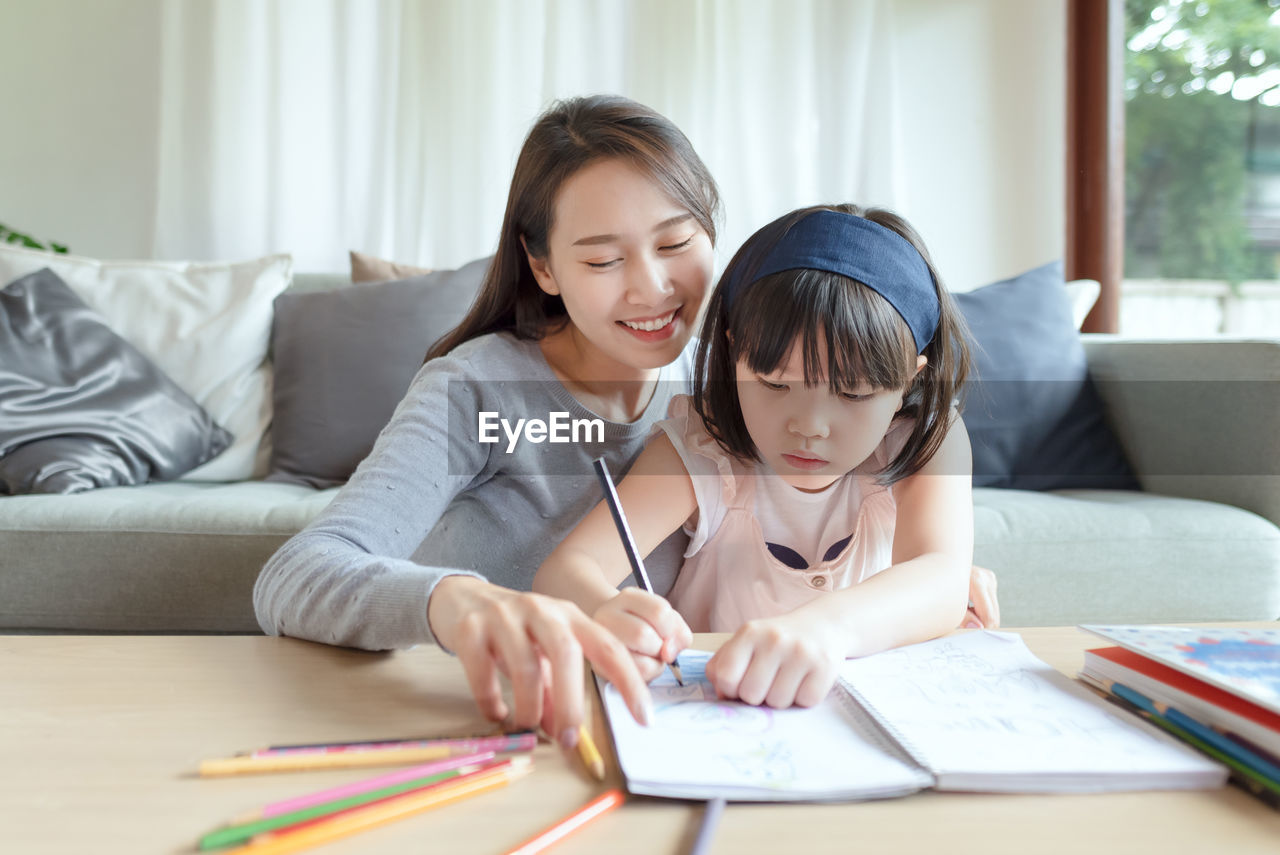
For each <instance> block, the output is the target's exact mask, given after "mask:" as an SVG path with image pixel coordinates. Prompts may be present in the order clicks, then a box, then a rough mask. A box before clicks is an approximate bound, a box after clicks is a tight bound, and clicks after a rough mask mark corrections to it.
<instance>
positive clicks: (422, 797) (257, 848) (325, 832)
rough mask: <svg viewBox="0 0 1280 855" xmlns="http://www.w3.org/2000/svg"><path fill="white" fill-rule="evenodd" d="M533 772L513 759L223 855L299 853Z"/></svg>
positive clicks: (264, 837)
mask: <svg viewBox="0 0 1280 855" xmlns="http://www.w3.org/2000/svg"><path fill="white" fill-rule="evenodd" d="M532 770H533V766H532V763H531V762H530V760H529V758H528V757H516V758H513V759H512V760H511V763H510V765H506V766H504V767H503V768H502V769H499V770H495V771H494V772H493V773H492V774H488V775H477V776H476V777H474V778H471V779H470V780H466V781H459V782H458V783H457V784H453V785H448V786H443V787H436V788H433V789H430V790H424V791H423V792H421V793H416V794H414V795H409V796H403V797H401V798H397V799H391V800H389V801H386V802H380V803H377V804H372V805H370V806H368V807H366V808H360V809H356V810H351V811H347V812H345V813H343V814H341V815H338V816H334V817H333V818H332V819H327V820H322V821H319V822H316V823H313V824H310V825H307V826H306V827H305V828H299V829H298V830H296V831H279V832H273V833H270V834H264V835H260V836H259V837H255V838H254V839H253V840H252V841H250V842H249V843H248V844H247V845H245V846H241V847H238V848H236V849H228V850H225V852H224V853H223V855H286V853H289V852H298V851H300V850H302V849H307V848H309V847H312V846H319V845H320V844H322V843H330V842H332V841H334V840H338V839H340V838H343V837H349V836H350V835H352V834H357V833H359V832H361V831H367V830H369V829H371V828H376V827H378V826H380V825H385V824H387V823H389V822H395V821H396V820H398V819H404V818H406V817H410V816H413V815H414V814H418V813H422V812H424V811H428V810H431V809H432V808H438V807H444V806H445V805H448V804H453V803H454V802H458V801H462V800H463V799H466V798H470V797H471V796H478V795H480V794H481V793H487V792H489V791H490V790H496V789H499V788H500V787H505V786H506V785H507V784H509V783H511V782H512V781H514V780H516V779H517V778H520V777H522V776H524V775H526V774H528V773H529V772H531V771H532Z"/></svg>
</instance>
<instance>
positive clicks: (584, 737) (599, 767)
mask: <svg viewBox="0 0 1280 855" xmlns="http://www.w3.org/2000/svg"><path fill="white" fill-rule="evenodd" d="M578 754H579V756H581V757H582V763H583V765H585V766H586V767H587V771H589V772H590V773H591V774H592V776H593V777H594V778H595V779H596V780H597V781H603V780H604V758H603V757H601V756H600V749H599V748H596V743H595V740H593V739H592V738H591V731H589V730H587V726H586V725H585V724H580V725H578Z"/></svg>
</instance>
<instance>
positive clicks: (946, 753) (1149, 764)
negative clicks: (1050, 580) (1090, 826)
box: [841, 631, 1225, 792]
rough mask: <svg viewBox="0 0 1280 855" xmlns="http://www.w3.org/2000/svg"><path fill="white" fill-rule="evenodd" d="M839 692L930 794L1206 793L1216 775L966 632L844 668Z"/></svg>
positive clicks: (1080, 690) (1039, 665) (1001, 644)
mask: <svg viewBox="0 0 1280 855" xmlns="http://www.w3.org/2000/svg"><path fill="white" fill-rule="evenodd" d="M841 677H842V679H843V680H844V682H845V685H846V688H847V689H848V690H849V691H850V693H851V694H852V695H853V696H854V698H855V699H857V700H858V701H859V702H860V703H861V704H862V706H863V707H864V708H865V709H866V710H867V711H868V712H869V713H871V714H872V716H873V717H874V718H875V719H876V720H877V721H878V722H879V723H880V724H881V725H882V726H883V727H884V728H885V729H886V730H887V731H888V732H889V733H890V734H891V735H892V736H893V737H894V738H895V739H896V740H897V741H898V743H899V744H900V745H901V746H902V747H903V748H904V749H905V750H906V751H907V752H908V753H910V754H911V756H912V757H914V758H915V759H916V761H917V762H918V763H920V764H921V765H922V766H924V767H925V768H927V769H928V770H929V771H931V772H933V774H934V776H935V777H936V778H937V781H938V783H937V786H938V789H949V790H979V791H989V792H1077V791H1078V792H1086V791H1102V790H1123V789H1184V788H1187V789H1189V788H1196V787H1206V786H1217V785H1220V784H1221V783H1222V782H1223V781H1224V780H1225V770H1224V769H1223V768H1222V767H1221V766H1219V765H1218V764H1216V763H1214V762H1212V761H1210V760H1208V759H1205V758H1204V757H1202V756H1201V755H1199V754H1198V753H1196V752H1195V751H1193V750H1192V749H1190V748H1187V747H1186V746H1184V745H1182V744H1181V743H1179V742H1178V741H1177V740H1175V739H1173V738H1171V737H1168V736H1166V735H1165V734H1163V733H1161V732H1160V731H1158V730H1156V729H1155V728H1153V727H1151V726H1150V725H1147V724H1146V723H1144V722H1142V721H1140V720H1139V719H1137V718H1135V717H1133V716H1131V715H1128V714H1126V713H1124V712H1122V711H1121V710H1119V709H1118V708H1116V707H1114V706H1113V705H1111V704H1109V703H1107V702H1105V701H1103V700H1102V699H1100V698H1098V697H1097V696H1095V695H1094V694H1093V693H1092V692H1090V691H1089V690H1088V689H1086V688H1084V687H1083V686H1080V685H1078V684H1077V683H1075V682H1074V681H1073V680H1070V679H1068V678H1067V677H1066V676H1064V675H1063V674H1061V673H1059V672H1058V671H1057V670H1056V669H1054V668H1051V667H1050V666H1049V665H1047V664H1045V663H1044V662H1042V661H1040V660H1039V659H1037V658H1036V657H1035V656H1034V655H1032V653H1031V651H1029V650H1028V649H1027V647H1026V645H1025V644H1023V642H1022V638H1021V637H1020V636H1018V635H1015V634H1010V633H997V632H989V631H973V632H967V633H963V634H960V635H955V636H951V637H948V638H940V639H936V640H934V641H929V642H925V643H924V644H915V645H912V646H910V647H902V648H898V649H896V650H889V651H886V652H884V653H878V654H876V655H875V656H868V657H866V658H863V659H851V660H849V661H847V662H845V664H844V666H843V667H842V668H841Z"/></svg>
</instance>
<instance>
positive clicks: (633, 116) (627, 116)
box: [427, 95, 720, 360]
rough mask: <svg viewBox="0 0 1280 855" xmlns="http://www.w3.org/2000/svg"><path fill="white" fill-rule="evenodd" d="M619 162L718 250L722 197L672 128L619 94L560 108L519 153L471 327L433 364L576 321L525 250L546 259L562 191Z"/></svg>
mask: <svg viewBox="0 0 1280 855" xmlns="http://www.w3.org/2000/svg"><path fill="white" fill-rule="evenodd" d="M615 157H616V158H621V159H622V160H625V161H627V162H628V163H629V164H630V165H631V166H633V167H635V168H636V169H639V170H640V171H641V172H644V173H645V174H647V175H649V176H651V177H652V178H653V179H654V180H655V181H657V182H658V183H659V184H661V185H662V187H663V189H665V190H666V192H667V194H668V195H669V196H670V197H671V198H672V199H673V200H675V201H676V202H677V203H678V204H680V205H682V206H684V207H685V208H686V209H687V210H688V211H689V213H691V214H692V215H693V218H694V219H695V220H697V222H698V224H699V225H700V226H702V228H703V229H704V230H705V231H706V233H707V235H708V236H709V237H710V238H711V243H712V245H714V244H715V239H716V218H717V216H718V213H719V207H720V194H719V191H718V190H717V189H716V184H715V181H714V180H713V179H712V178H711V173H710V172H709V171H708V170H707V167H706V165H705V164H704V163H703V162H702V159H701V158H699V157H698V154H697V152H695V151H694V150H693V146H692V145H691V144H690V143H689V140H688V139H687V138H686V137H685V135H684V134H683V133H681V131H680V129H679V128H677V127H676V126H675V124H674V123H672V122H671V120H669V119H667V118H666V117H665V116H662V115H660V114H659V113H656V112H654V111H653V110H651V109H649V108H648V107H646V106H644V105H643V104H638V103H636V102H635V101H632V100H630V99H627V98H622V97H619V96H616V95H593V96H589V97H583V98H570V99H568V100H564V101H559V102H557V103H555V104H553V105H552V106H551V107H550V109H548V110H547V111H546V112H545V113H543V114H542V115H541V116H540V117H539V118H538V120H537V122H535V123H534V125H533V128H532V129H531V130H530V131H529V136H528V137H526V138H525V141H524V147H523V148H521V149H520V157H519V159H517V161H516V168H515V174H514V175H513V176H512V178H511V191H510V194H509V195H508V196H507V211H506V214H505V215H504V216H503V219H502V231H501V233H500V234H499V236H498V249H497V252H496V253H495V254H494V257H493V261H492V262H490V264H489V269H488V271H486V273H485V277H484V283H483V284H482V285H481V287H480V293H479V294H478V295H477V296H476V299H475V302H474V303H472V305H471V310H470V311H469V312H468V313H467V316H466V317H465V318H463V320H462V323H460V324H458V326H457V327H456V328H454V329H453V330H452V331H450V332H449V333H448V334H446V335H445V336H444V337H443V338H441V339H440V340H439V341H437V342H436V343H435V345H433V346H432V348H431V350H430V351H429V352H428V353H427V359H428V360H430V359H434V358H435V357H437V356H443V355H444V354H446V353H448V352H449V351H451V350H453V349H454V348H455V347H457V346H458V345H460V344H462V343H463V342H466V341H470V340H471V339H473V338H478V337H480V336H482V335H485V334H487V333H492V332H511V333H514V334H515V336H516V337H517V338H521V339H539V338H542V337H543V336H544V335H546V334H547V333H548V332H552V331H554V330H556V329H559V328H560V327H561V326H562V325H563V324H564V323H566V322H567V320H568V316H567V315H566V314H565V308H564V303H563V302H561V300H560V298H559V297H558V296H553V295H550V294H547V293H546V292H544V291H543V290H542V289H541V288H539V287H538V283H537V282H536V281H535V280H534V278H533V271H532V270H530V269H529V260H528V258H526V257H525V247H526V246H527V247H528V250H529V252H530V253H531V254H532V255H533V256H534V257H535V258H545V257H546V254H547V236H548V235H549V234H550V233H551V227H552V226H553V225H554V219H553V217H554V214H555V201H556V196H557V194H558V193H559V192H560V188H561V186H563V184H564V182H565V181H566V180H567V179H568V178H570V177H571V176H572V175H574V174H575V173H576V172H577V171H578V170H580V169H582V168H583V167H584V166H587V165H589V164H591V163H594V162H595V161H598V160H603V159H606V158H615ZM521 238H524V245H521V240H520V239H521Z"/></svg>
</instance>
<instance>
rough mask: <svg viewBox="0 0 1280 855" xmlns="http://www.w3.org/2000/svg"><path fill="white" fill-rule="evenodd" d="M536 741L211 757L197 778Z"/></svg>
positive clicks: (517, 747) (523, 747) (354, 764)
mask: <svg viewBox="0 0 1280 855" xmlns="http://www.w3.org/2000/svg"><path fill="white" fill-rule="evenodd" d="M537 742H538V739H537V737H536V736H535V735H534V734H532V733H528V734H521V735H520V736H518V737H506V736H497V737H492V738H491V739H443V740H435V741H432V742H428V743H425V744H422V745H418V746H413V747H409V746H406V747H400V748H371V749H352V750H333V751H324V750H314V751H313V750H310V749H307V750H301V751H284V752H278V753H270V754H250V755H244V754H242V755H239V756H236V757H215V758H213V759H211V760H203V761H201V763H200V777H202V778H214V777H221V776H223V775H254V774H261V773H264V772H298V771H307V770H311V769H353V768H366V767H370V766H403V765H406V764H409V763H426V762H429V761H431V760H442V759H444V758H446V757H455V756H458V755H461V754H474V753H476V752H477V751H494V752H497V753H503V752H510V751H532V750H533V749H534V747H535V746H536V745H537Z"/></svg>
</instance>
